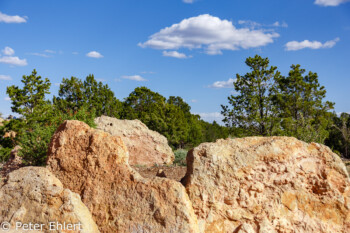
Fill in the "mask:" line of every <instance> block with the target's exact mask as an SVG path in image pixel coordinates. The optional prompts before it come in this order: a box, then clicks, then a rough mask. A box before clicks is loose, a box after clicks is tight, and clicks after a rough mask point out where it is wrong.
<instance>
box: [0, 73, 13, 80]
mask: <svg viewBox="0 0 350 233" xmlns="http://www.w3.org/2000/svg"><path fill="white" fill-rule="evenodd" d="M0 80H5V81H10V80H12V78H11V76H10V75H3V74H0Z"/></svg>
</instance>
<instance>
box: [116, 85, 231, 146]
mask: <svg viewBox="0 0 350 233" xmlns="http://www.w3.org/2000/svg"><path fill="white" fill-rule="evenodd" d="M190 110H191V107H190V106H189V105H188V104H187V103H186V102H185V101H184V100H183V99H182V98H181V97H179V96H170V97H169V98H168V99H166V98H165V97H164V96H162V95H160V94H159V93H157V92H153V91H151V90H150V89H148V88H146V87H138V88H135V90H134V91H133V92H131V93H130V95H129V96H128V97H127V98H126V99H125V102H124V107H123V113H122V118H124V119H139V120H141V121H142V122H143V123H144V124H146V125H147V127H148V128H150V129H151V130H154V131H157V132H159V133H161V134H163V135H164V136H165V137H166V138H167V139H168V142H169V144H170V145H171V147H173V148H175V149H179V148H180V149H183V148H190V147H194V146H197V145H198V144H199V143H201V142H203V141H214V140H216V139H217V138H221V137H226V136H227V135H228V134H227V133H221V132H219V131H220V130H221V129H224V128H225V127H221V126H219V125H217V124H216V125H214V126H213V127H211V126H210V125H211V124H210V123H207V122H204V121H202V120H200V117H199V116H198V115H194V114H192V113H191V112H190ZM207 131H209V132H207ZM214 132H215V133H214ZM223 132H225V130H223Z"/></svg>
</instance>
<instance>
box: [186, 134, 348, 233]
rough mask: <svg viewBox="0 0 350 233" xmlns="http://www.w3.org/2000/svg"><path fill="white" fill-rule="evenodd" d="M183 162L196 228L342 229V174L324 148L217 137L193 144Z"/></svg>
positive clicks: (285, 140) (344, 216)
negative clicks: (195, 145) (206, 141)
mask: <svg viewBox="0 0 350 233" xmlns="http://www.w3.org/2000/svg"><path fill="white" fill-rule="evenodd" d="M187 164H188V170H187V174H186V176H185V178H184V180H183V183H184V185H185V187H186V189H187V193H188V194H189V197H190V199H191V201H192V205H193V208H194V210H195V213H196V215H197V218H198V222H199V226H200V231H201V232H241V231H243V230H244V231H243V232H252V229H253V230H254V231H253V232H259V233H267V232H272V233H273V232H278V233H281V232H309V233H311V232H321V233H326V232H327V233H335V232H342V233H346V232H350V180H349V178H348V173H347V171H346V169H345V166H344V164H343V163H342V161H341V160H340V158H339V157H338V156H337V155H336V154H334V153H332V151H331V150H330V149H329V148H328V147H326V146H323V145H320V144H316V143H311V144H307V143H304V142H302V141H299V140H297V139H295V138H289V137H265V138H264V137H250V138H241V139H227V140H222V139H221V140H218V141H217V142H216V143H203V144H201V145H199V146H198V147H196V148H194V149H193V150H192V151H190V152H189V154H188V155H187ZM244 224H248V225H244ZM243 226H244V228H243ZM248 226H250V227H248ZM242 228H243V229H242ZM258 229H260V231H258Z"/></svg>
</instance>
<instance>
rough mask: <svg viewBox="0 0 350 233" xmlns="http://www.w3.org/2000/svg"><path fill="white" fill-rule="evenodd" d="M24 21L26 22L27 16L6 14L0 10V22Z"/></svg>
mask: <svg viewBox="0 0 350 233" xmlns="http://www.w3.org/2000/svg"><path fill="white" fill-rule="evenodd" d="M1 22H3V23H25V22H27V17H21V16H18V15H13V16H11V15H6V14H4V13H1V12H0V23H1Z"/></svg>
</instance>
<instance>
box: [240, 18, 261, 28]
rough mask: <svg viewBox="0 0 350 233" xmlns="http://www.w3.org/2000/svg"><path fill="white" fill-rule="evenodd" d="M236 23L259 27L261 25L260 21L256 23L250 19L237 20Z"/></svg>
mask: <svg viewBox="0 0 350 233" xmlns="http://www.w3.org/2000/svg"><path fill="white" fill-rule="evenodd" d="M238 24H240V25H246V26H248V27H250V28H257V27H261V26H262V25H261V24H260V23H257V22H255V21H252V20H238Z"/></svg>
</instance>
